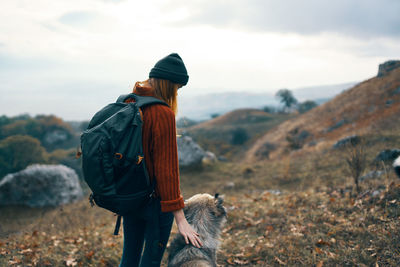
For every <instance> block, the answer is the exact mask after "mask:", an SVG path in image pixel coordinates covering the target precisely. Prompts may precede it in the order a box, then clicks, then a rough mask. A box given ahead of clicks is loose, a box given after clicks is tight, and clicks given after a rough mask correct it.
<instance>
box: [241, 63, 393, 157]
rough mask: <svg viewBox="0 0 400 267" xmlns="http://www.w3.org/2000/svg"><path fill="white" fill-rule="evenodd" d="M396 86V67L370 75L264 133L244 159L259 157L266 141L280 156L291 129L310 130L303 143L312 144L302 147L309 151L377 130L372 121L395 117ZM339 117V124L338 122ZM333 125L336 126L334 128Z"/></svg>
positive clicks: (275, 153)
mask: <svg viewBox="0 0 400 267" xmlns="http://www.w3.org/2000/svg"><path fill="white" fill-rule="evenodd" d="M398 88H400V69H395V70H393V71H392V72H390V74H389V75H388V76H385V77H383V78H372V79H369V80H367V81H365V82H362V83H360V84H358V85H356V86H354V87H353V88H351V89H349V90H347V91H346V92H344V93H342V94H340V95H338V96H337V97H335V98H334V99H333V100H332V101H329V102H327V103H325V104H324V105H322V106H319V107H317V108H314V109H312V110H311V111H309V112H307V113H305V114H303V115H301V116H298V117H296V118H293V119H291V120H288V121H286V122H284V123H282V124H280V125H279V126H278V127H276V128H274V129H273V130H271V131H268V132H266V133H265V135H264V136H263V137H262V138H259V139H258V140H257V141H256V142H255V144H254V145H253V146H252V147H251V148H250V149H249V151H248V153H247V156H246V158H247V159H248V160H250V161H252V160H255V159H257V158H259V157H258V156H257V151H258V150H260V149H261V148H262V146H263V145H264V144H265V143H266V142H268V143H272V144H275V145H276V147H277V148H278V149H276V151H274V152H273V153H271V154H270V155H271V157H272V158H279V157H281V156H282V155H283V154H284V153H285V152H286V151H287V146H288V145H287V141H286V138H287V136H288V133H289V132H291V131H293V130H295V129H299V130H300V131H303V130H306V131H307V132H309V133H310V135H309V137H308V139H307V143H308V142H311V141H313V142H314V144H313V145H312V146H310V145H308V144H306V145H305V146H304V148H303V149H305V150H309V151H313V150H315V149H324V148H326V147H329V146H330V145H332V143H334V142H335V141H337V140H338V139H340V138H342V137H344V136H347V135H351V134H354V133H358V134H365V133H367V132H371V131H374V130H377V128H376V127H374V126H376V125H375V124H380V122H382V121H384V120H385V121H390V120H398V117H399V116H398V114H399V112H400V94H399V93H398V91H397V90H398ZM388 101H389V102H388ZM342 120H343V123H340V122H341V121H342ZM335 125H338V126H337V127H336V128H335V127H334V126H335ZM392 125H394V124H393V123H392ZM386 127H387V126H386ZM330 128H331V130H330Z"/></svg>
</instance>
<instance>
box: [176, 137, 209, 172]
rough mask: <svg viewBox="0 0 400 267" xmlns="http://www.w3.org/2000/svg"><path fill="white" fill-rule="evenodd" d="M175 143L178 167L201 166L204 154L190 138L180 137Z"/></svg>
mask: <svg viewBox="0 0 400 267" xmlns="http://www.w3.org/2000/svg"><path fill="white" fill-rule="evenodd" d="M177 142H178V158H179V166H181V167H190V166H196V165H201V163H202V160H203V158H204V157H205V156H206V152H205V151H204V150H203V149H202V148H201V147H200V146H199V145H198V144H197V143H196V142H194V141H193V139H192V138H191V137H190V136H181V137H179V138H178V139H177Z"/></svg>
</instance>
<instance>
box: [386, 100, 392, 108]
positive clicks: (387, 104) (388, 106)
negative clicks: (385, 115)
mask: <svg viewBox="0 0 400 267" xmlns="http://www.w3.org/2000/svg"><path fill="white" fill-rule="evenodd" d="M392 104H393V100H391V99H388V100H386V107H387V108H390V106H392Z"/></svg>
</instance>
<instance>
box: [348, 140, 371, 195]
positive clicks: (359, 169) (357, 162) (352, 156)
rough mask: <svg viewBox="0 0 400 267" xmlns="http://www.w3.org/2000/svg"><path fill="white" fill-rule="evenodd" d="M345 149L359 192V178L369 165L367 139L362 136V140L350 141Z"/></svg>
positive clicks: (349, 168) (358, 191) (349, 167)
mask: <svg viewBox="0 0 400 267" xmlns="http://www.w3.org/2000/svg"><path fill="white" fill-rule="evenodd" d="M343 149H344V151H345V156H344V158H345V160H346V163H347V166H348V170H349V171H350V174H351V176H352V177H353V180H354V184H355V185H356V190H357V193H360V186H359V179H360V177H361V175H362V174H363V172H364V170H365V168H366V166H367V159H366V146H365V140H364V139H363V138H361V140H360V142H349V143H347V144H346V145H345V146H344V147H343Z"/></svg>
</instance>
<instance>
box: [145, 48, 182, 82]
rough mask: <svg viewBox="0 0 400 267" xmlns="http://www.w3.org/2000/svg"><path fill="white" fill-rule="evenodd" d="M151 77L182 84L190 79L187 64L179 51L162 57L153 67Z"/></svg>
mask: <svg viewBox="0 0 400 267" xmlns="http://www.w3.org/2000/svg"><path fill="white" fill-rule="evenodd" d="M149 78H159V79H164V80H169V81H171V82H173V83H179V84H182V85H186V84H187V83H188V80H189V76H188V74H187V70H186V67H185V64H184V63H183V61H182V58H181V57H180V56H179V55H178V54H177V53H172V54H170V55H168V56H166V57H164V58H162V59H160V60H159V61H158V62H157V63H156V65H154V68H152V69H151V71H150V73H149Z"/></svg>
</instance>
